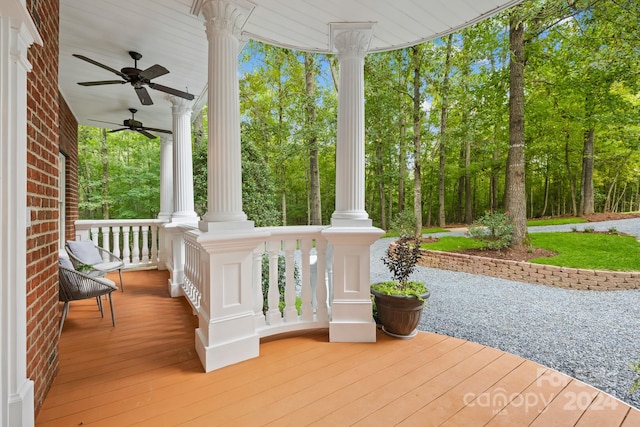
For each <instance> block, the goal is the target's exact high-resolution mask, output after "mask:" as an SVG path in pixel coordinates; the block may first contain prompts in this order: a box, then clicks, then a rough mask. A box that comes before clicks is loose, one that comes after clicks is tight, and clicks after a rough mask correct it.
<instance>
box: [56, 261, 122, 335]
mask: <svg viewBox="0 0 640 427" xmlns="http://www.w3.org/2000/svg"><path fill="white" fill-rule="evenodd" d="M58 273H59V280H58V281H59V283H60V292H59V297H58V299H59V300H60V301H63V302H64V308H63V309H62V319H60V331H59V332H58V336H60V334H61V333H62V326H63V325H64V321H65V319H66V318H67V314H68V313H69V302H71V301H77V300H81V299H88V298H96V299H97V301H98V308H99V309H100V314H101V315H102V317H104V311H103V309H102V299H101V298H100V297H101V296H102V295H108V297H109V306H110V308H111V323H112V324H113V326H116V316H115V313H114V312H113V301H112V299H111V292H113V291H116V290H118V287H117V286H116V284H115V283H114V282H113V281H111V280H109V279H105V278H103V277H91V276H89V275H88V274H84V273H82V272H80V271H77V270H74V269H71V268H67V267H63V266H62V265H59V266H58Z"/></svg>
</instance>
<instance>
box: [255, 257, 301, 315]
mask: <svg viewBox="0 0 640 427" xmlns="http://www.w3.org/2000/svg"><path fill="white" fill-rule="evenodd" d="M261 280H262V311H263V312H266V311H267V308H268V307H269V254H268V253H265V254H263V255H262V278H261ZM293 281H294V283H296V284H299V283H300V269H299V268H298V265H297V264H294V266H293ZM286 285H287V276H286V260H285V258H284V255H278V292H279V294H280V302H279V309H280V312H282V311H283V310H284V304H285V303H284V290H285V287H286ZM301 304H302V301H301V300H300V298H299V297H296V309H297V310H298V313H300V306H301Z"/></svg>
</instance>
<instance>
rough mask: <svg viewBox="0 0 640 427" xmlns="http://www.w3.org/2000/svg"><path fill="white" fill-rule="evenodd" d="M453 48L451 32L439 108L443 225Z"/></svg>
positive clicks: (440, 222) (440, 219)
mask: <svg viewBox="0 0 640 427" xmlns="http://www.w3.org/2000/svg"><path fill="white" fill-rule="evenodd" d="M452 49H453V34H449V35H448V36H447V51H446V59H445V63H444V77H443V79H442V91H441V96H442V105H441V110H440V144H439V146H440V149H439V153H440V155H439V159H440V169H439V174H438V225H439V226H440V227H444V226H445V225H446V224H445V223H446V217H445V200H444V193H445V175H444V172H445V162H446V152H447V114H448V111H449V72H450V70H451V52H452Z"/></svg>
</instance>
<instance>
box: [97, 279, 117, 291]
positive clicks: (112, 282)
mask: <svg viewBox="0 0 640 427" xmlns="http://www.w3.org/2000/svg"><path fill="white" fill-rule="evenodd" d="M95 280H97V281H98V282H101V283H104V284H105V285H108V286H110V287H112V288H114V289H118V287H117V286H116V282H114V281H113V280H109V279H106V278H104V277H97V278H96V279H95Z"/></svg>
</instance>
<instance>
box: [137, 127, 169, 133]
mask: <svg viewBox="0 0 640 427" xmlns="http://www.w3.org/2000/svg"><path fill="white" fill-rule="evenodd" d="M142 129H144V130H150V131H152V132H161V133H168V134H172V133H173V132H171V131H170V130H166V129H156V128H146V127H145V128H142Z"/></svg>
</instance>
